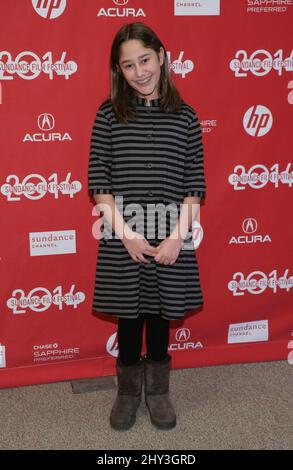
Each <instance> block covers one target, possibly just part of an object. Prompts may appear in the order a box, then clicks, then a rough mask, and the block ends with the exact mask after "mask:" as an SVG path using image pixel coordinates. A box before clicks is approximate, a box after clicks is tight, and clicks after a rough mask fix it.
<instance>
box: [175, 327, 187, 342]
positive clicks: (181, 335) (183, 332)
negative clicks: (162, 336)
mask: <svg viewBox="0 0 293 470" xmlns="http://www.w3.org/2000/svg"><path fill="white" fill-rule="evenodd" d="M175 338H176V341H178V342H179V341H188V340H189V338H190V330H189V329H188V328H180V330H177V331H176V335H175Z"/></svg>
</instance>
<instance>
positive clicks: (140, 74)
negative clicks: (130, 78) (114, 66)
mask: <svg viewBox="0 0 293 470" xmlns="http://www.w3.org/2000/svg"><path fill="white" fill-rule="evenodd" d="M143 75H144V68H143V67H141V66H140V65H138V66H137V67H136V77H137V78H141V77H143Z"/></svg>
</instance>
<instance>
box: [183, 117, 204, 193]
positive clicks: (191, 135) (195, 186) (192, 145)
mask: <svg viewBox="0 0 293 470" xmlns="http://www.w3.org/2000/svg"><path fill="white" fill-rule="evenodd" d="M205 193H206V181H205V173H204V158H203V143H202V130H201V126H200V122H199V120H198V117H197V115H196V113H195V111H194V110H193V113H192V117H191V118H189V125H188V142H187V154H186V160H185V168H184V197H188V196H198V197H201V198H204V197H205Z"/></svg>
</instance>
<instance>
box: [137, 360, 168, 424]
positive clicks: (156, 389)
mask: <svg viewBox="0 0 293 470" xmlns="http://www.w3.org/2000/svg"><path fill="white" fill-rule="evenodd" d="M171 359H172V358H171V356H170V355H169V354H167V357H166V359H164V360H163V361H152V360H151V359H149V358H148V356H147V354H145V355H144V378H145V402H146V405H147V407H148V409H149V412H150V418H151V422H152V424H153V425H154V426H155V427H156V428H158V429H171V428H174V427H175V426H176V414H175V410H174V407H173V405H172V403H171V401H170V398H169V381H170V362H171Z"/></svg>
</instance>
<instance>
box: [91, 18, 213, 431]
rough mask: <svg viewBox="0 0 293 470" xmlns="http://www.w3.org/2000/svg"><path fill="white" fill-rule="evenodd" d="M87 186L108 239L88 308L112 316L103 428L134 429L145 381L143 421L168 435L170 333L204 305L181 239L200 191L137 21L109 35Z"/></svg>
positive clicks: (198, 141) (158, 53)
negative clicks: (110, 401)
mask: <svg viewBox="0 0 293 470" xmlns="http://www.w3.org/2000/svg"><path fill="white" fill-rule="evenodd" d="M88 183H89V190H90V193H91V194H92V195H93V197H94V199H95V201H96V203H97V204H98V205H99V206H98V207H99V209H102V210H101V213H102V214H103V221H104V227H105V224H108V227H110V235H111V236H110V237H109V238H108V239H106V237H103V238H101V239H100V242H99V254H98V260H97V269H96V284H95V291H94V300H93V309H94V310H97V311H98V312H101V313H105V314H109V315H113V316H116V317H118V319H119V320H118V345H119V355H118V358H117V361H116V369H117V380H118V393H117V396H116V399H115V402H114V405H113V408H112V410H111V414H110V424H111V426H112V428H113V429H116V430H126V429H129V428H130V427H131V426H132V425H133V424H134V422H135V418H136V411H137V409H138V406H139V404H140V402H141V393H142V383H143V377H144V383H145V390H144V391H145V401H146V405H147V407H148V409H149V412H150V418H151V422H152V423H153V425H154V426H156V427H157V428H158V429H171V428H173V427H174V426H175V425H176V414H175V410H174V407H173V405H172V403H171V401H170V398H169V375H170V368H171V367H170V361H171V356H170V355H169V354H168V343H169V327H170V321H171V320H178V319H182V318H184V316H185V314H186V313H187V312H188V311H190V310H193V309H195V308H196V307H199V306H201V305H203V296H202V291H201V286H200V280H199V272H198V265H197V259H196V255H195V251H194V248H193V247H191V249H189V250H186V249H183V242H184V240H185V239H186V236H187V233H188V231H189V228H190V224H191V222H192V221H193V220H194V207H197V208H198V207H199V202H200V199H201V198H202V197H204V196H205V191H206V185H205V176H204V166H203V147H202V135H201V128H200V123H199V121H198V118H197V115H196V113H195V111H194V110H193V108H192V107H191V106H190V105H188V104H187V103H185V102H184V101H183V100H182V99H181V98H180V95H179V93H178V91H177V90H176V88H175V86H174V84H173V83H172V81H171V78H170V72H169V64H168V59H167V55H166V50H165V47H164V46H163V44H162V42H161V41H160V39H159V38H158V36H157V35H156V34H155V32H154V31H153V30H152V29H151V28H149V27H148V26H147V25H145V24H144V23H141V22H134V23H130V24H126V25H124V26H123V27H122V28H121V29H120V30H119V31H118V33H117V34H116V36H115V38H114V41H113V44H112V49H111V92H110V96H109V98H108V99H107V100H106V101H104V102H103V103H102V104H101V106H100V107H99V109H98V111H97V114H96V118H95V122H94V126H93V131H92V137H91V150H90V158H89V167H88ZM121 203H122V206H123V207H122V210H121ZM158 207H159V210H160V212H159V214H158V210H157V209H158ZM170 207H171V211H170V210H168V211H166V208H170ZM154 208H155V210H154ZM123 210H124V212H125V213H123ZM133 212H135V213H136V214H138V215H137V217H136V219H135V222H136V223H135V227H136V230H133V229H132V226H131V222H130V219H131V217H132V216H133ZM167 212H168V214H167ZM174 213H175V219H174V217H173V225H172V223H171V220H170V217H169V218H168V216H169V215H171V216H172V214H173V216H174ZM157 215H158V217H157ZM166 216H167V221H166ZM171 218H172V217H171ZM161 221H163V222H165V223H163V224H161ZM128 222H129V223H128ZM149 231H150V232H151V233H150V232H149ZM105 232H106V231H105V229H104V234H105ZM111 232H112V233H111ZM144 322H146V346H147V353H146V354H145V355H144V357H141V348H142V335H143V327H144Z"/></svg>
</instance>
